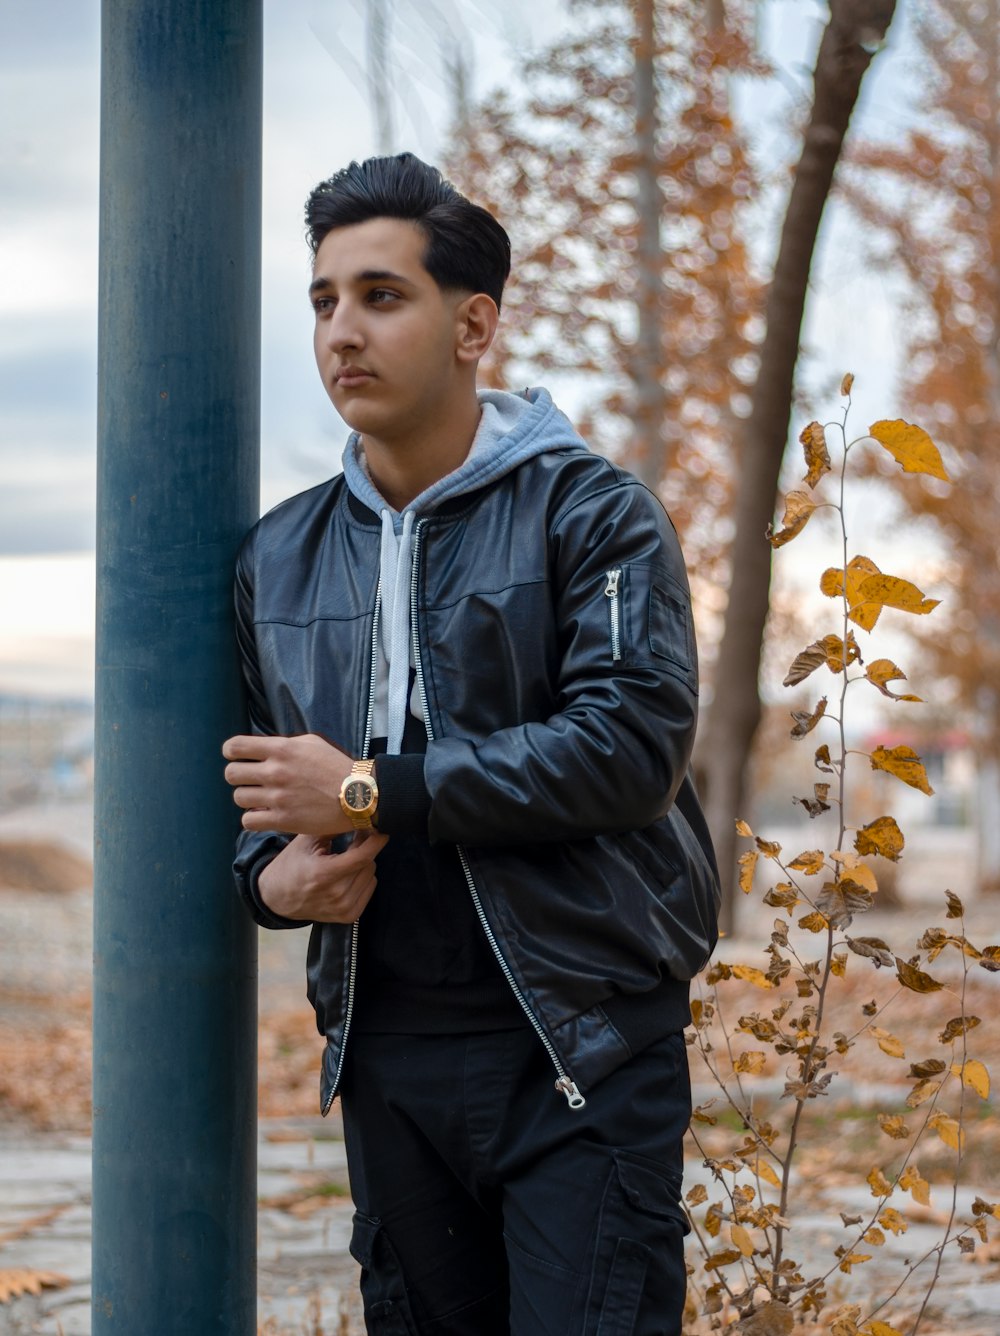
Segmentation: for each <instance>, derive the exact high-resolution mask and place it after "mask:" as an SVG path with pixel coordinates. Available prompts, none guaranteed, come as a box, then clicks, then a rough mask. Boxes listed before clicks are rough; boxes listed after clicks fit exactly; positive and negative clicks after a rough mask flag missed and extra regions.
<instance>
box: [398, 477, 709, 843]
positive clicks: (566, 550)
mask: <svg viewBox="0 0 1000 1336" xmlns="http://www.w3.org/2000/svg"><path fill="white" fill-rule="evenodd" d="M605 481H606V480H605ZM549 551H550V569H551V572H552V580H553V611H554V616H555V618H556V625H557V631H558V636H559V644H560V647H561V659H560V667H559V680H558V697H557V702H556V704H557V709H556V711H555V712H554V713H553V714H552V715H551V717H549V718H548V719H545V720H544V721H532V722H526V723H523V724H519V725H517V726H515V727H510V728H504V729H502V730H500V731H498V732H495V733H492V734H490V735H488V736H487V737H485V738H483V739H481V740H478V741H470V740H467V739H463V738H452V737H444V738H441V739H439V740H436V741H433V742H430V743H429V744H428V749H427V755H426V758H425V762H424V779H425V782H426V785H427V789H428V791H429V794H430V814H429V824H428V829H429V833H430V837H431V839H432V840H435V841H436V840H446V841H449V842H455V843H460V844H467V845H470V846H475V845H496V844H502V843H505V842H508V841H510V840H517V841H518V842H530V841H535V842H543V841H552V840H559V841H562V840H573V839H583V838H587V837H590V836H594V835H601V834H611V833H615V832H619V831H623V830H636V829H641V828H643V827H645V826H648V825H650V824H651V823H652V822H653V821H655V820H657V819H658V818H659V817H662V816H663V815H664V814H665V813H666V812H667V811H668V809H669V808H670V806H671V804H672V803H673V800H674V797H675V794H676V793H677V790H678V788H679V786H680V784H681V782H682V781H683V779H684V776H685V773H686V772H687V768H688V762H689V760H690V756H691V750H692V746H693V743H694V732H695V724H696V720H697V663H696V654H695V645H694V633H693V626H692V618H691V603H690V595H689V591H688V582H687V575H686V572H685V569H684V562H683V558H682V556H681V551H680V545H679V543H678V541H677V536H676V533H675V532H674V529H673V526H672V525H671V523H670V521H669V519H668V518H667V516H666V514H665V512H664V510H663V507H662V506H661V505H660V503H659V501H658V500H657V499H656V498H655V497H654V496H653V495H652V493H651V492H649V491H648V490H647V489H646V488H645V487H643V486H642V485H641V484H640V483H638V482H636V481H635V480H634V479H631V478H623V477H622V476H621V475H617V480H616V481H615V482H614V483H612V484H611V485H605V486H604V487H603V488H602V489H601V490H599V491H597V492H596V494H595V493H594V492H590V493H589V494H588V495H586V496H584V497H582V498H576V499H573V500H570V501H569V502H568V503H567V505H566V506H565V508H564V509H563V510H562V512H561V513H560V514H558V515H557V516H556V518H555V519H554V520H553V522H552V525H551V529H550V534H549Z"/></svg>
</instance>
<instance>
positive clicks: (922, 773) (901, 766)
mask: <svg viewBox="0 0 1000 1336" xmlns="http://www.w3.org/2000/svg"><path fill="white" fill-rule="evenodd" d="M869 760H870V761H871V767H872V769H873V770H884V771H885V772H886V774H889V775H895V776H896V778H897V779H901V780H902V781H903V783H904V784H908V785H909V786H910V788H911V789H919V790H920V792H921V793H927V794H931V793H933V792H934V790H933V789H932V788H931V786H930V784H929V782H928V780H927V771H926V770H925V769H924V765H923V762H922V761H921V759H920V757H919V756H918V755H917V753H916V752H915V751H914V750H913V748H912V747H881V746H880V747H876V748H875V750H874V751H873V752H872V754H871V756H870V757H869Z"/></svg>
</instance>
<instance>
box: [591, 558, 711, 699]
mask: <svg viewBox="0 0 1000 1336" xmlns="http://www.w3.org/2000/svg"><path fill="white" fill-rule="evenodd" d="M602 589H603V598H604V602H605V604H606V614H605V616H606V626H607V632H606V634H607V646H608V650H609V652H610V660H611V662H612V663H613V664H618V665H621V666H622V667H628V668H641V667H648V666H655V667H657V668H661V669H663V670H664V671H666V672H668V673H670V674H671V675H672V676H674V677H677V678H679V679H680V680H681V681H682V682H683V683H684V684H685V686H687V687H688V688H689V689H690V690H691V691H692V692H695V693H697V690H698V658H697V651H696V649H695V640H694V623H693V619H692V616H691V601H690V598H689V597H688V594H687V591H686V590H685V589H683V588H682V587H681V586H680V585H678V584H677V582H676V581H675V580H673V579H672V578H671V577H670V575H669V574H667V573H666V572H665V571H663V570H661V569H660V568H658V567H656V566H650V565H647V564H646V563H644V562H630V563H628V564H625V565H621V566H612V567H610V568H609V569H608V570H606V571H605V572H604V583H603V586H602Z"/></svg>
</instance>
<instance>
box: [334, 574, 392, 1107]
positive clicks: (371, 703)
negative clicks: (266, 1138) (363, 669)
mask: <svg viewBox="0 0 1000 1336" xmlns="http://www.w3.org/2000/svg"><path fill="white" fill-rule="evenodd" d="M381 615H382V579H381V576H380V577H379V582H378V584H377V585H376V587H375V611H374V613H373V614H372V653H371V674H370V678H369V682H368V715H367V718H366V719H365V740H364V742H363V743H362V746H361V759H362V760H367V758H368V751H369V748H370V747H371V745H372V720H373V718H374V716H375V675H376V673H377V672H378V628H379V621H380V620H381ZM360 923H361V920H360V919H355V920H354V922H353V923H352V924H351V964H350V967H349V969H348V971H347V1003H346V1005H345V1007H344V1033H343V1036H342V1037H341V1040H340V1059H339V1061H338V1062H337V1071H336V1074H335V1075H334V1078H333V1086H332V1088H331V1090H330V1095H329V1098H328V1099H327V1101H326V1103H325V1104H324V1105H323V1109H322V1114H323V1117H324V1118H325V1117H326V1115H327V1114H328V1113H329V1112H330V1109H331V1108H332V1107H333V1101H334V1099H335V1098H336V1095H337V1090H338V1088H339V1086H340V1077H341V1073H342V1072H343V1070H344V1055H345V1054H346V1053H347V1035H348V1032H349V1031H350V1028H351V1018H352V1017H353V1015H354V985H355V983H356V981H357V977H358V927H359V925H360Z"/></svg>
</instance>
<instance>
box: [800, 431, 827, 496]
mask: <svg viewBox="0 0 1000 1336" xmlns="http://www.w3.org/2000/svg"><path fill="white" fill-rule="evenodd" d="M799 442H800V443H801V445H802V449H803V453H804V454H805V460H806V474H805V476H804V477H803V479H802V481H803V482H804V483H805V484H806V486H807V487H815V486H816V484H817V483H818V482H819V480H820V478H822V477H823V475H824V474H826V473H829V472H830V452H829V450H828V449H827V448H826V432H825V431H824V430H823V424H822V423H821V422H810V423H809V425H808V427H803V429H802V431H801V433H800V435H799Z"/></svg>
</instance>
